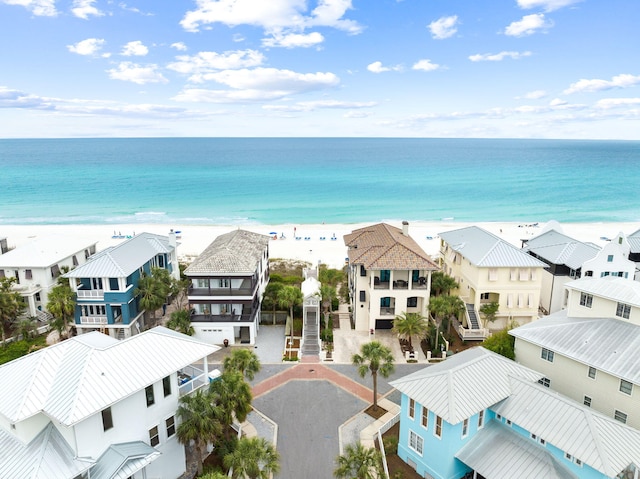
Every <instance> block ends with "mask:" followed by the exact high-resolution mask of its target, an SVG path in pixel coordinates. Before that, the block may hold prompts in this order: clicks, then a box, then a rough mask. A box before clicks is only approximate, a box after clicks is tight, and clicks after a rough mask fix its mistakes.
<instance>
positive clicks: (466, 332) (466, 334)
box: [458, 325, 489, 340]
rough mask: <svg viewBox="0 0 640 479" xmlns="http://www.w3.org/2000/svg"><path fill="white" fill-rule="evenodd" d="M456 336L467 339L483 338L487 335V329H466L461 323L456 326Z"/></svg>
mask: <svg viewBox="0 0 640 479" xmlns="http://www.w3.org/2000/svg"><path fill="white" fill-rule="evenodd" d="M458 336H460V338H462V339H463V340H467V339H485V338H487V337H488V336H489V330H487V329H484V328H483V329H466V328H463V327H462V325H459V326H458Z"/></svg>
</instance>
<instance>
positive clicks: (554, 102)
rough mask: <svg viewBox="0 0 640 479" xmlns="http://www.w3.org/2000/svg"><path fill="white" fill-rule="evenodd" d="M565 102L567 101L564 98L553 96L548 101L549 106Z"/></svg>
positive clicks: (564, 103)
mask: <svg viewBox="0 0 640 479" xmlns="http://www.w3.org/2000/svg"><path fill="white" fill-rule="evenodd" d="M567 104H568V102H567V101H566V100H562V99H560V98H554V99H553V100H551V101H550V102H549V106H563V105H567Z"/></svg>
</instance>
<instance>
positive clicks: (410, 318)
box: [393, 311, 429, 351]
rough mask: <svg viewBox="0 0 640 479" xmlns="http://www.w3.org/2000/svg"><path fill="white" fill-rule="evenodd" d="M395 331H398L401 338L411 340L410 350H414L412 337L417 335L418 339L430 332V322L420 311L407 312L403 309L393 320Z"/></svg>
mask: <svg viewBox="0 0 640 479" xmlns="http://www.w3.org/2000/svg"><path fill="white" fill-rule="evenodd" d="M393 332H394V333H396V334H397V335H398V336H399V337H400V338H401V339H408V340H409V350H410V351H413V344H412V343H411V337H412V336H415V337H416V338H418V339H422V338H424V337H426V336H427V334H428V333H429V322H428V321H427V318H425V317H424V316H422V315H421V314H420V313H407V312H406V311H403V312H402V313H401V314H399V315H398V316H396V318H395V320H394V321H393Z"/></svg>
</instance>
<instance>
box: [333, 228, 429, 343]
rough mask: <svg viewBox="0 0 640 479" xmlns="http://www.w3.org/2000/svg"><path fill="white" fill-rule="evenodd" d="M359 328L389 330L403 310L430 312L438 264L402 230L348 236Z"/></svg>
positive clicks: (353, 301)
mask: <svg viewBox="0 0 640 479" xmlns="http://www.w3.org/2000/svg"><path fill="white" fill-rule="evenodd" d="M344 242H345V245H346V246H347V248H348V259H349V265H348V273H349V296H350V298H351V311H352V315H353V321H354V322H355V329H356V330H358V331H373V330H375V329H389V328H391V327H392V326H393V320H394V319H395V317H396V316H397V315H399V314H401V313H402V312H407V313H419V314H421V315H423V316H425V317H427V316H428V312H429V294H430V289H431V273H432V272H433V271H437V270H438V266H437V265H436V264H435V263H434V262H433V261H432V259H431V258H430V257H429V256H428V255H427V254H426V253H425V252H424V250H423V249H422V248H420V246H418V244H417V243H416V242H415V240H414V239H413V238H411V236H409V223H408V222H406V221H404V222H403V223H402V229H399V228H396V227H394V226H391V225H388V224H385V223H378V224H375V225H371V226H366V227H364V228H359V229H357V230H354V231H352V232H351V233H350V234H348V235H345V236H344Z"/></svg>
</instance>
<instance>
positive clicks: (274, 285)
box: [262, 275, 284, 324]
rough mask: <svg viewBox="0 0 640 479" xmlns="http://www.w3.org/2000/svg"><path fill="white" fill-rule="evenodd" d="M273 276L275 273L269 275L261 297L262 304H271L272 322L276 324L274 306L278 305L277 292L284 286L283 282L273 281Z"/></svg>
mask: <svg viewBox="0 0 640 479" xmlns="http://www.w3.org/2000/svg"><path fill="white" fill-rule="evenodd" d="M273 276H275V275H272V276H271V279H270V280H269V284H268V285H267V287H266V288H265V289H264V295H263V297H262V299H263V304H264V305H265V306H266V305H270V306H271V308H272V313H273V316H272V319H273V324H276V307H277V306H278V293H279V291H280V290H281V289H282V288H283V287H284V284H282V283H280V282H277V281H274V280H273Z"/></svg>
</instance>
